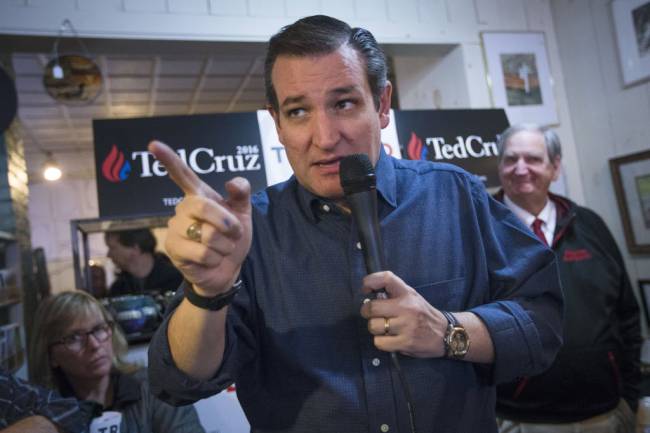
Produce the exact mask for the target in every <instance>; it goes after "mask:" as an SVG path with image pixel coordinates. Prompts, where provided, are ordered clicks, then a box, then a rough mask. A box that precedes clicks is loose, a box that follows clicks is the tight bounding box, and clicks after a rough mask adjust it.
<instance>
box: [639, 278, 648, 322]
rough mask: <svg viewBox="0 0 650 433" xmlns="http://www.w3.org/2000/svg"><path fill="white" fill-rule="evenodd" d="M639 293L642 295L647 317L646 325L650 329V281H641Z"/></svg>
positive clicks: (643, 307)
mask: <svg viewBox="0 0 650 433" xmlns="http://www.w3.org/2000/svg"><path fill="white" fill-rule="evenodd" d="M639 293H640V294H641V303H642V304H643V305H642V306H641V308H642V309H643V314H644V315H645V323H646V325H648V328H650V304H648V302H650V280H639Z"/></svg>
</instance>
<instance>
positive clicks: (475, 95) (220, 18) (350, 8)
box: [0, 0, 614, 261]
mask: <svg viewBox="0 0 650 433" xmlns="http://www.w3.org/2000/svg"><path fill="white" fill-rule="evenodd" d="M314 13H326V14H331V15H334V16H336V17H338V18H341V19H344V20H346V21H348V22H350V23H351V24H352V25H355V26H363V27H366V28H368V29H369V30H371V31H372V32H373V33H374V34H375V36H376V37H377V39H378V40H379V41H380V42H381V43H384V44H399V46H408V47H410V48H409V49H408V50H406V49H404V50H401V51H400V52H398V53H394V54H395V69H396V71H397V73H398V83H397V84H398V89H399V92H400V104H401V106H402V108H434V107H437V108H459V107H470V108H485V107H490V106H491V105H492V103H491V100H490V94H489V89H488V87H487V84H486V79H485V77H486V74H485V66H484V61H483V55H482V50H481V42H480V40H481V39H480V32H481V31H542V32H544V33H545V35H546V42H547V49H548V53H549V62H550V68H551V72H552V74H553V77H554V78H555V83H556V86H555V89H554V91H555V98H556V101H557V108H558V114H559V118H560V123H559V126H558V133H559V134H560V137H561V138H562V140H563V144H564V153H565V157H564V164H565V166H566V167H568V170H567V171H566V173H567V175H566V179H565V185H566V190H567V191H568V194H569V196H570V197H571V198H573V199H574V200H576V201H577V202H579V203H584V202H585V196H584V188H583V181H585V180H587V181H589V179H586V178H585V177H584V176H583V175H582V173H581V164H579V163H578V161H579V160H578V153H577V150H576V145H575V140H574V133H573V125H574V122H573V121H572V119H571V116H570V115H569V104H568V99H569V98H568V97H567V92H566V90H565V88H564V85H565V84H564V83H565V80H564V74H563V68H562V66H561V62H560V55H559V49H558V39H557V38H556V36H555V30H554V23H553V12H552V10H551V6H550V2H549V0H241V1H233V0H193V1H187V0H186V1H181V0H0V33H11V34H25V35H34V34H37V35H55V34H56V33H57V31H58V28H59V25H60V23H61V22H62V20H63V19H65V18H68V19H70V20H71V21H72V23H73V24H74V26H75V27H76V29H77V31H78V32H79V34H80V35H82V36H89V37H90V36H92V37H109V38H110V37H113V38H148V39H186V40H190V39H196V40H199V39H200V40H212V41H265V40H267V39H268V37H269V36H270V35H271V34H273V33H274V32H276V31H277V30H278V29H279V28H280V27H281V26H283V25H286V24H288V23H290V22H292V21H294V20H295V19H296V18H297V17H300V16H304V15H309V14H314ZM440 45H444V46H446V47H447V48H446V51H445V52H446V55H442V56H441V50H440V49H435V47H436V46H438V47H439V46H440ZM395 46H398V45H395ZM70 157H71V158H72V157H73V156H70ZM62 158H66V157H65V156H64V157H62ZM62 162H63V163H64V164H65V161H62ZM86 166H92V158H91V157H90V156H88V160H87V162H86ZM88 181H89V182H92V180H90V179H89V180H88ZM88 188H89V189H93V188H94V186H88ZM34 189H35V190H38V189H40V192H39V191H36V193H32V196H33V197H39V195H40V196H41V197H43V198H42V199H38V198H35V200H34V203H33V206H32V208H33V211H32V212H33V216H34V217H35V218H37V219H36V220H32V221H33V222H34V223H35V224H39V223H44V221H43V220H41V219H38V215H41V216H45V215H47V216H48V217H49V218H51V219H57V218H62V219H64V218H67V219H69V218H79V217H84V216H96V214H94V215H90V214H91V213H92V210H91V209H89V208H79V209H75V208H72V209H66V210H65V211H62V210H52V211H44V210H43V209H42V207H43V206H45V205H46V203H49V202H48V199H47V198H45V195H46V193H47V192H48V191H51V189H52V188H51V187H50V186H49V185H42V186H39V187H37V188H34ZM55 193H56V192H55ZM84 194H89V192H88V191H86V192H84ZM51 202H52V203H51V204H48V206H55V207H56V206H58V205H59V202H60V201H59V200H57V199H56V198H54V199H51ZM62 202H63V201H61V203H62ZM613 203H614V202H612V206H613ZM49 222H50V220H48V223H49ZM55 226H56V227H65V226H67V221H62V222H61V223H57V222H55ZM62 233H67V230H66V231H64V232H62ZM35 241H36V242H35V245H39V242H49V241H48V240H47V239H35ZM46 251H47V252H48V254H49V257H50V258H51V259H55V260H63V261H65V260H69V257H70V256H69V254H70V253H69V250H68V249H66V248H64V247H63V245H61V244H56V245H53V246H52V247H51V248H49V250H48V248H47V246H46Z"/></svg>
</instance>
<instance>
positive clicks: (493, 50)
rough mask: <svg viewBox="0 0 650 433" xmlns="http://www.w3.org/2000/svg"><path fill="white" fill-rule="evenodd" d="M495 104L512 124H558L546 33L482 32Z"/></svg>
mask: <svg viewBox="0 0 650 433" xmlns="http://www.w3.org/2000/svg"><path fill="white" fill-rule="evenodd" d="M481 42H482V45H483V55H484V59H485V66H486V72H487V81H488V87H489V89H490V97H491V98H492V105H493V106H494V107H496V108H503V109H505V111H506V114H507V115H508V120H509V121H510V124H513V125H514V124H517V123H538V124H540V125H543V126H549V125H558V124H559V120H558V114H557V105H556V102H555V94H554V90H553V87H554V86H553V78H552V75H551V70H550V66H549V62H548V54H547V50H546V36H545V34H544V33H543V32H481Z"/></svg>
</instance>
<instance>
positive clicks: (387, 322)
mask: <svg viewBox="0 0 650 433" xmlns="http://www.w3.org/2000/svg"><path fill="white" fill-rule="evenodd" d="M388 334H390V319H389V318H388V317H384V335H388Z"/></svg>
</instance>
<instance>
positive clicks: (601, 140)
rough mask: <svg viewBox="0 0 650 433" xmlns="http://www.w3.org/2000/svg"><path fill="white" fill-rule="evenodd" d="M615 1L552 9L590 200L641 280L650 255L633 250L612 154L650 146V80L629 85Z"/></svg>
mask: <svg viewBox="0 0 650 433" xmlns="http://www.w3.org/2000/svg"><path fill="white" fill-rule="evenodd" d="M610 3H611V2H610V1H607V0H573V1H568V2H567V1H565V0H554V1H553V2H552V11H553V18H554V20H555V28H556V34H557V38H558V40H560V41H562V44H561V45H560V47H559V54H560V59H561V61H562V65H563V69H564V85H565V88H566V93H567V96H568V102H569V104H568V108H569V109H570V111H571V122H572V123H573V130H574V131H575V132H574V136H575V145H576V150H577V154H578V160H579V162H580V165H579V167H580V170H579V172H580V176H581V177H582V184H583V185H584V198H585V200H584V202H585V204H586V205H587V206H588V207H590V208H592V209H594V210H595V211H596V212H598V213H599V214H600V215H601V216H602V217H603V218H604V219H605V221H606V222H607V225H608V226H609V228H610V229H611V230H612V232H613V233H614V236H615V237H616V239H617V241H618V245H619V247H620V248H621V251H622V252H623V254H624V256H625V259H626V263H627V268H628V272H629V274H630V278H631V279H632V283H633V284H634V285H635V286H636V281H637V279H639V278H645V279H648V278H650V257H649V256H648V255H645V256H638V255H637V256H632V255H630V254H629V253H628V251H627V247H626V245H625V238H624V236H623V227H622V224H621V218H620V215H619V212H618V207H617V205H616V198H615V195H614V189H613V186H612V179H611V176H610V171H609V166H608V160H609V159H610V158H614V157H616V156H621V155H626V154H630V153H635V152H639V151H641V150H648V149H649V148H650V82H648V81H646V82H645V83H644V84H637V85H634V86H630V87H628V88H623V80H622V73H621V69H620V66H619V59H618V49H617V47H616V37H615V33H614V27H613V20H612V13H611V8H610ZM576 167H577V166H576ZM569 169H571V167H569Z"/></svg>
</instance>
